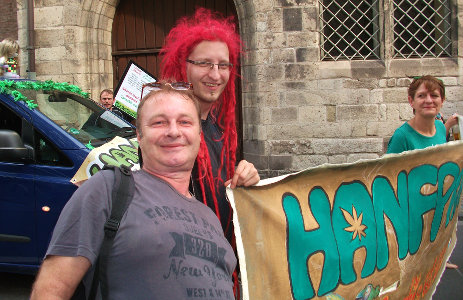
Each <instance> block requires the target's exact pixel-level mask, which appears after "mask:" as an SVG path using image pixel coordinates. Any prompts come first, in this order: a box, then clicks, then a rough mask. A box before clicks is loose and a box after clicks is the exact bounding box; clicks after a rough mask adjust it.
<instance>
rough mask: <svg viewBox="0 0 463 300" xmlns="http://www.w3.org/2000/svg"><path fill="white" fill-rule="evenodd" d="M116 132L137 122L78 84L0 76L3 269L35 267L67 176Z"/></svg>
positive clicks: (131, 131)
mask: <svg viewBox="0 0 463 300" xmlns="http://www.w3.org/2000/svg"><path fill="white" fill-rule="evenodd" d="M116 135H117V136H121V137H125V138H133V137H134V136H135V128H134V126H132V125H131V124H129V123H127V122H126V121H125V120H123V119H120V118H119V117H117V116H116V115H114V114H112V113H111V112H110V111H108V110H105V109H104V108H103V107H101V106H100V105H98V104H97V103H95V102H94V101H92V100H90V99H88V98H86V94H85V93H83V92H82V91H81V90H80V89H79V88H77V87H76V86H72V85H67V84H60V83H54V82H51V81H47V82H32V81H24V80H16V81H4V80H0V272H15V273H24V274H33V273H35V272H37V270H38V268H39V266H40V264H41V262H42V259H43V257H44V254H45V251H46V249H47V246H48V243H49V241H50V237H51V233H52V231H53V228H54V226H55V224H56V221H57V219H58V216H59V214H60V212H61V210H62V208H63V206H64V205H65V204H66V202H67V201H68V200H69V198H70V197H71V195H72V193H73V192H74V191H75V190H76V188H77V187H76V186H75V185H73V184H72V183H71V182H70V179H71V178H72V177H73V176H74V174H75V173H76V172H77V170H78V169H79V167H80V166H81V165H82V163H83V161H84V159H85V158H86V157H87V155H88V153H89V152H90V150H91V149H93V148H94V147H98V146H100V145H102V144H104V143H106V142H108V141H110V140H112V139H113V138H114V137H115V136H116Z"/></svg>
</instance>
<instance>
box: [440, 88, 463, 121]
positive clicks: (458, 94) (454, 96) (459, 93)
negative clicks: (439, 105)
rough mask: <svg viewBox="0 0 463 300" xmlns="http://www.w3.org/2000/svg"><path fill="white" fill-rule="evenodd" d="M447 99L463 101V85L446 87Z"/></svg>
mask: <svg viewBox="0 0 463 300" xmlns="http://www.w3.org/2000/svg"><path fill="white" fill-rule="evenodd" d="M445 99H446V100H448V101H462V100H463V87H462V86H447V87H445ZM444 103H445V102H444ZM444 105H445V104H444ZM460 113H462V114H463V112H460Z"/></svg>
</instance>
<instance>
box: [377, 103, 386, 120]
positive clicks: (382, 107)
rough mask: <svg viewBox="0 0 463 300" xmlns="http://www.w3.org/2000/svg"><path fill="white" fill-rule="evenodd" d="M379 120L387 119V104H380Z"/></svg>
mask: <svg viewBox="0 0 463 300" xmlns="http://www.w3.org/2000/svg"><path fill="white" fill-rule="evenodd" d="M378 115H379V116H378V120H379V121H387V105H386V104H380V105H379V106H378Z"/></svg>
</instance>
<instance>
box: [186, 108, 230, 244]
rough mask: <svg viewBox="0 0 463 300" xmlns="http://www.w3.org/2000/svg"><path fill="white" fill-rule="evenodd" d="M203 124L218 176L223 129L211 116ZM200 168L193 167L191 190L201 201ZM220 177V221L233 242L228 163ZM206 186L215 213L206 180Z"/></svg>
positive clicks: (210, 155)
mask: <svg viewBox="0 0 463 300" xmlns="http://www.w3.org/2000/svg"><path fill="white" fill-rule="evenodd" d="M201 126H202V131H203V134H204V140H205V142H206V145H207V149H208V150H209V157H210V160H211V166H212V174H213V175H214V177H216V176H217V171H218V169H219V167H220V162H221V159H220V155H221V152H222V145H223V141H222V140H220V138H221V137H222V131H221V130H220V128H219V127H218V126H217V124H215V123H213V122H212V120H211V119H210V117H209V116H208V118H207V119H206V120H201ZM224 162H226V157H225V159H224ZM198 177H199V176H198V168H197V165H196V163H195V166H194V168H193V172H192V178H193V180H192V181H193V187H191V186H190V191H191V192H192V193H193V194H194V195H195V197H196V199H198V200H199V201H201V202H204V201H203V197H202V193H201V187H200V185H199V181H198ZM220 177H221V178H222V181H220V182H216V197H217V203H218V205H219V214H220V217H219V219H220V223H221V224H222V228H223V231H224V234H225V237H226V238H227V240H228V241H229V242H230V244H231V242H232V237H233V225H232V222H231V221H232V208H231V206H230V203H229V202H228V199H227V196H226V193H225V186H224V182H225V180H226V178H227V171H226V165H224V166H223V167H222V170H221V174H220ZM204 186H205V188H206V203H207V206H209V207H210V208H211V209H212V211H213V212H214V213H215V205H214V199H213V198H212V192H211V190H210V189H209V186H208V185H207V183H206V182H204Z"/></svg>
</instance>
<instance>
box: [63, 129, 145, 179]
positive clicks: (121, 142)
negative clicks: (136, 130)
mask: <svg viewBox="0 0 463 300" xmlns="http://www.w3.org/2000/svg"><path fill="white" fill-rule="evenodd" d="M121 165H124V166H126V167H129V168H130V169H131V170H137V169H139V168H140V166H139V162H138V141H137V138H133V139H130V140H128V139H125V138H122V137H119V136H116V137H115V138H114V139H112V140H111V141H110V142H108V143H105V144H103V145H101V146H100V147H97V148H95V149H93V150H92V151H90V153H89V154H88V155H87V157H86V158H85V160H84V162H83V163H82V165H81V166H80V168H79V170H77V172H76V174H75V175H74V177H72V178H71V182H72V183H74V184H75V185H77V186H80V185H81V184H82V183H83V182H84V181H85V180H87V179H88V178H90V176H92V175H94V174H95V173H96V172H98V171H99V170H101V169H103V167H104V166H116V167H119V166H121Z"/></svg>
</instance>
